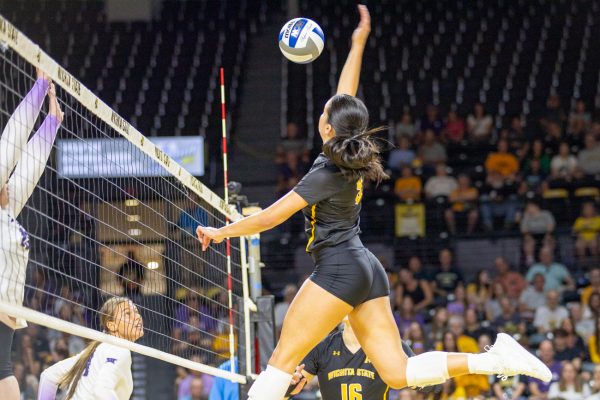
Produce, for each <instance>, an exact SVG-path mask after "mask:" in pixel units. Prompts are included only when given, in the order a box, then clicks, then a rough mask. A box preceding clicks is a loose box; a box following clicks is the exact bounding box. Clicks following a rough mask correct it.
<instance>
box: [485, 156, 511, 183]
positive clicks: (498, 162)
mask: <svg viewBox="0 0 600 400" xmlns="http://www.w3.org/2000/svg"><path fill="white" fill-rule="evenodd" d="M485 169H486V170H487V171H488V172H490V171H495V172H498V173H500V175H502V176H504V177H508V176H511V175H514V174H516V173H517V171H519V161H518V160H517V157H515V156H513V155H512V154H510V153H491V154H490V155H489V156H488V158H487V159H486V160H485Z"/></svg>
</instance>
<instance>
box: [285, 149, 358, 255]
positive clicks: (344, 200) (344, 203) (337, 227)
mask: <svg viewBox="0 0 600 400" xmlns="http://www.w3.org/2000/svg"><path fill="white" fill-rule="evenodd" d="M294 191H295V192H296V193H298V194H299V195H300V197H302V198H303V199H304V200H306V202H307V203H308V207H305V208H304V209H303V210H302V212H303V213H304V217H305V220H306V224H305V230H306V234H307V236H308V244H307V245H306V251H308V252H309V253H310V252H312V251H315V250H319V249H321V248H324V247H329V246H335V245H336V244H338V243H342V242H345V241H347V240H349V239H351V238H352V237H354V236H356V235H358V234H359V233H360V217H359V214H360V202H361V200H362V193H363V181H362V179H359V180H355V181H352V182H349V181H348V180H347V179H346V178H344V176H343V175H342V172H341V171H340V169H339V168H338V167H337V166H336V165H335V164H334V163H333V162H332V161H331V160H330V159H329V158H328V157H327V156H326V155H325V154H323V153H321V154H319V156H318V157H317V159H316V160H315V162H314V163H313V165H312V167H311V169H310V171H308V173H307V174H306V175H305V176H304V178H302V180H301V181H300V182H298V184H297V185H296V187H295V188H294Z"/></svg>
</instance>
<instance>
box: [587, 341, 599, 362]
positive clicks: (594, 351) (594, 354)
mask: <svg viewBox="0 0 600 400" xmlns="http://www.w3.org/2000/svg"><path fill="white" fill-rule="evenodd" d="M588 348H589V350H590V360H592V362H593V363H594V364H598V363H600V352H598V346H596V335H592V336H591V337H590V342H589V343H588Z"/></svg>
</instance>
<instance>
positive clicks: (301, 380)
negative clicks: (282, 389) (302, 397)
mask: <svg viewBox="0 0 600 400" xmlns="http://www.w3.org/2000/svg"><path fill="white" fill-rule="evenodd" d="M302 370H304V364H302V365H298V366H297V367H296V371H295V372H294V375H292V385H296V388H295V389H294V390H293V391H292V392H291V393H290V396H295V395H297V394H298V393H300V392H301V391H302V389H304V386H305V385H306V378H305V377H304V375H302Z"/></svg>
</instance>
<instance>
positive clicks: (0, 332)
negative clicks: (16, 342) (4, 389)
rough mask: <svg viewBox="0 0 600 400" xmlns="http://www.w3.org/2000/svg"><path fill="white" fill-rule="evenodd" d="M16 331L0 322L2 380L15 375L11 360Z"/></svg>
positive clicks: (0, 370)
mask: <svg viewBox="0 0 600 400" xmlns="http://www.w3.org/2000/svg"><path fill="white" fill-rule="evenodd" d="M14 335H15V331H14V330H13V329H12V328H9V327H8V326H7V325H6V324H5V323H3V322H0V381H1V380H2V379H5V378H8V377H9V376H12V375H13V370H12V363H11V362H10V356H11V349H12V342H13V336H14Z"/></svg>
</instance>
